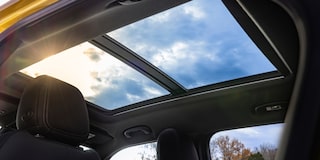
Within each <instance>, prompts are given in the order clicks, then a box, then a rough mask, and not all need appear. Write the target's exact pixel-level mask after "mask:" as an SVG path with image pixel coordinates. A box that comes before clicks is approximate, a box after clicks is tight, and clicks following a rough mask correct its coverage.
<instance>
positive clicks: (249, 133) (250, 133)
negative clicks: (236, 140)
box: [235, 128, 261, 136]
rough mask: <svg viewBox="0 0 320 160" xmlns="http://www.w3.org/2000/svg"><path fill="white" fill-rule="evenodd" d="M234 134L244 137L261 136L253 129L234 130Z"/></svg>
mask: <svg viewBox="0 0 320 160" xmlns="http://www.w3.org/2000/svg"><path fill="white" fill-rule="evenodd" d="M235 132H238V133H240V134H244V135H245V136H259V135H260V134H261V133H260V132H259V131H258V130H256V129H255V128H241V129H237V130H235Z"/></svg>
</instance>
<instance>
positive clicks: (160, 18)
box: [149, 11, 172, 23]
mask: <svg viewBox="0 0 320 160" xmlns="http://www.w3.org/2000/svg"><path fill="white" fill-rule="evenodd" d="M171 19H172V12H171V11H167V12H162V13H159V14H157V15H156V16H152V17H150V18H149V20H150V21H151V22H156V23H163V22H168V21H170V20H171Z"/></svg>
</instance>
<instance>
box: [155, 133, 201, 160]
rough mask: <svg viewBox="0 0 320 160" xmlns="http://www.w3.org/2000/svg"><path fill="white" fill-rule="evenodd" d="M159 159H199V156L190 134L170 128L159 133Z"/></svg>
mask: <svg viewBox="0 0 320 160" xmlns="http://www.w3.org/2000/svg"><path fill="white" fill-rule="evenodd" d="M157 160H199V157H198V153H197V150H196V148H195V146H194V143H193V142H192V140H191V139H190V138H189V137H188V136H186V135H183V134H181V133H179V132H178V131H177V130H175V129H172V128H169V129H165V130H163V131H162V132H161V133H160V134H159V137H158V144H157Z"/></svg>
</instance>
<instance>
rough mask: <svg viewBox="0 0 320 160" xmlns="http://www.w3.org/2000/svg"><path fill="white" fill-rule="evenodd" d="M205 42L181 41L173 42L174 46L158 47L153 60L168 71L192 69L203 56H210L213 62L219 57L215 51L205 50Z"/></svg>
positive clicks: (156, 64)
mask: <svg viewBox="0 0 320 160" xmlns="http://www.w3.org/2000/svg"><path fill="white" fill-rule="evenodd" d="M203 45H205V43H204V42H194V41H180V42H175V43H173V45H172V46H170V47H169V48H165V49H158V50H157V52H156V54H154V55H153V57H152V59H151V62H152V63H153V64H154V65H155V66H158V67H159V68H162V69H163V70H166V71H170V72H173V71H179V72H181V71H183V70H187V72H190V71H192V70H193V69H194V68H195V66H194V64H195V63H196V62H199V61H201V60H202V59H203V58H208V59H210V60H211V61H213V62H218V61H219V59H218V57H217V56H216V55H215V53H214V51H211V52H207V51H205V50H203V48H204V47H203Z"/></svg>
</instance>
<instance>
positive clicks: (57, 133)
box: [16, 76, 89, 145]
mask: <svg viewBox="0 0 320 160" xmlns="http://www.w3.org/2000/svg"><path fill="white" fill-rule="evenodd" d="M88 119H89V118H88V111H87V107H86V103H85V100H84V98H83V96H82V94H81V93H80V91H79V90H78V89H77V88H75V87H73V86H71V85H69V84H67V83H65V82H62V81H60V80H57V79H54V78H51V77H48V76H40V77H38V78H36V79H34V80H33V81H32V82H31V84H30V85H29V86H28V87H27V88H26V89H25V90H24V93H23V95H22V97H21V100H20V104H19V108H18V111H17V119H16V122H17V128H18V129H19V130H28V131H29V132H30V133H32V134H40V135H41V136H44V137H47V138H52V139H55V140H58V141H62V142H64V143H69V144H74V145H77V144H79V143H81V142H83V141H84V140H86V139H87V137H88V133H89V120H88Z"/></svg>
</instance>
